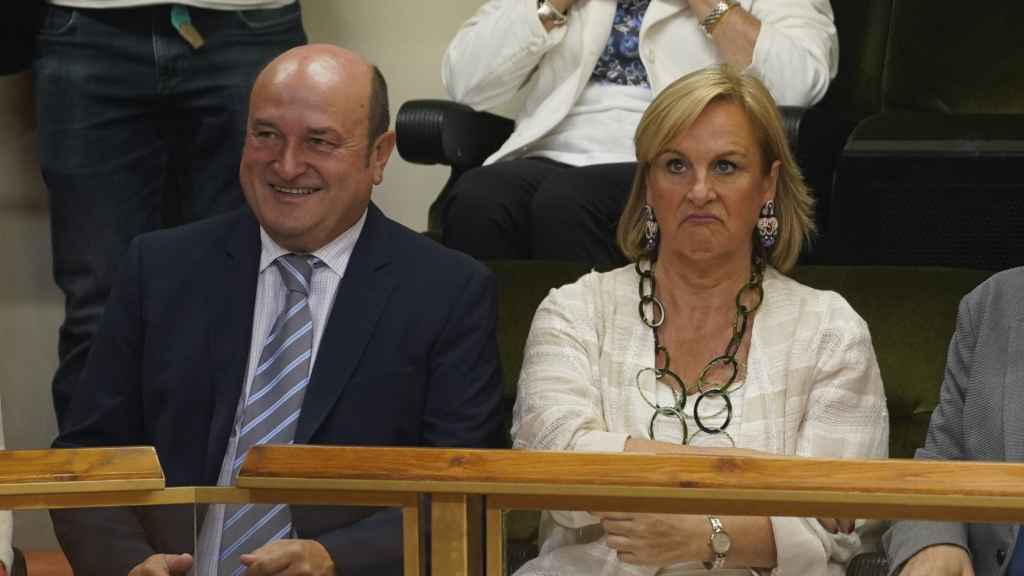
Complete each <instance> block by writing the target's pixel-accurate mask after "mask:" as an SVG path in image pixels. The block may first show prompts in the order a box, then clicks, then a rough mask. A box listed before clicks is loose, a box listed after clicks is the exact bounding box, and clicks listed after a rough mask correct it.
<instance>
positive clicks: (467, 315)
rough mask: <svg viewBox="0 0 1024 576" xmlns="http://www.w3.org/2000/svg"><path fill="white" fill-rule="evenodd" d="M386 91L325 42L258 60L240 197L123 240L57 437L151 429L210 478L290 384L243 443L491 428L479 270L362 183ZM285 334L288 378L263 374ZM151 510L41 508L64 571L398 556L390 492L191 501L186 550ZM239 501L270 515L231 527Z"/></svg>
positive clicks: (358, 63)
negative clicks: (346, 504) (192, 528)
mask: <svg viewBox="0 0 1024 576" xmlns="http://www.w3.org/2000/svg"><path fill="white" fill-rule="evenodd" d="M386 94H387V89H386V86H385V84H384V80H383V77H382V76H381V75H380V73H379V71H378V70H377V69H376V68H375V67H373V66H371V65H370V64H369V63H367V62H366V61H365V60H364V59H363V58H361V57H360V56H358V55H356V54H353V53H351V52H347V51H344V50H341V49H338V48H336V47H333V46H326V45H311V46H306V47H300V48H295V49H293V50H291V51H289V52H287V53H285V54H283V55H282V56H280V57H279V58H278V59H276V60H275V61H274V62H272V63H271V64H270V65H269V66H268V67H267V68H266V69H265V70H264V71H263V72H262V73H261V74H260V76H259V78H258V79H257V81H256V83H255V85H254V87H253V91H252V96H251V101H250V110H249V120H248V133H247V135H246V141H245V149H244V151H243V155H242V161H241V168H240V171H239V174H240V180H241V185H242V188H243V191H244V193H245V197H246V201H247V204H248V206H247V207H246V208H244V209H242V210H240V211H238V212H234V213H231V214H227V215H225V216H221V217H217V218H214V219H211V220H206V221H203V222H198V223H195V224H191V225H188V226H185V227H181V228H178V229H173V230H165V231H160V232H155V233H152V234H148V235H144V236H142V237H140V238H139V239H138V240H136V241H135V242H133V244H132V246H131V248H130V250H129V254H128V258H127V260H126V261H125V262H124V264H123V266H122V270H121V273H120V279H119V281H118V283H117V284H116V287H115V289H114V292H113V294H112V297H111V300H110V302H109V304H108V308H107V312H106V314H105V316H104V319H103V323H102V326H101V329H100V332H99V336H98V338H97V340H96V343H95V345H94V348H93V350H92V353H91V356H90V358H89V363H88V366H87V368H86V371H85V375H84V379H83V383H82V385H81V386H79V387H78V388H77V390H76V393H75V397H74V400H73V402H72V410H71V417H70V426H69V427H68V429H67V431H66V432H64V433H62V435H61V436H60V437H59V438H58V440H57V442H56V445H57V446H96V445H133V444H148V445H153V446H155V447H156V450H157V453H158V455H159V457H160V460H161V463H162V465H163V467H164V471H165V474H166V476H167V484H168V485H170V486H181V485H214V484H219V485H226V484H231V483H233V480H234V477H235V475H236V474H237V468H238V466H240V463H241V461H242V460H243V458H244V452H245V450H246V446H247V445H248V444H247V443H248V442H253V440H252V434H251V430H253V429H258V428H259V427H260V426H266V425H267V422H268V420H267V419H269V418H273V417H274V415H275V414H277V413H279V412H281V411H282V410H283V408H280V409H279V408H278V406H280V405H284V406H287V405H288V403H290V402H294V401H295V400H294V398H295V397H294V396H292V395H291V394H292V392H291V391H292V390H295V391H298V392H297V393H298V394H304V397H302V398H301V404H296V412H293V413H291V414H292V416H291V417H289V418H290V419H289V418H285V419H283V420H282V421H281V424H280V425H279V426H277V427H270V426H268V428H272V429H271V430H270V432H268V433H267V435H266V436H265V437H263V438H261V439H259V440H258V441H256V442H255V443H263V442H267V443H283V442H290V441H293V442H295V443H299V444H355V445H404V446H475V447H487V446H494V445H497V444H499V443H500V441H501V440H500V427H501V422H502V419H501V416H500V413H499V403H500V394H501V384H500V370H499V366H498V357H497V345H496V340H495V324H496V310H495V308H496V294H495V285H494V279H493V276H492V275H491V274H490V273H489V272H488V271H487V270H486V268H484V267H483V266H482V265H480V264H479V263H476V262H475V261H473V260H471V259H470V258H468V257H466V256H464V255H462V254H459V253H456V252H454V251H451V250H448V249H446V248H444V247H442V246H440V245H439V244H437V243H435V242H433V241H431V240H429V239H427V238H425V237H423V236H422V235H420V234H417V233H415V232H412V231H410V230H408V229H406V228H404V227H403V226H401V225H399V224H397V223H395V222H393V221H391V220H390V219H388V218H387V217H386V216H384V215H383V214H382V213H381V211H380V210H379V209H377V207H376V206H374V205H373V203H372V202H371V201H370V193H371V190H372V188H373V187H374V185H376V184H379V183H380V182H381V180H382V178H383V173H384V167H385V165H386V163H387V160H388V158H389V157H390V154H391V152H392V150H393V148H394V143H395V135H394V132H392V131H390V130H388V119H387V109H388V104H387V96H386ZM296 294H299V295H298V296H296ZM293 297H294V298H296V300H292V299H291V298H293ZM306 315H308V321H306V320H303V321H302V322H300V323H299V324H301V326H300V327H298V328H296V329H295V330H294V332H289V330H290V328H288V327H289V326H290V323H291V322H293V320H292V318H293V317H295V318H305V317H306ZM279 323H280V324H279ZM285 334H289V336H288V337H287V338H285ZM303 342H305V344H302V343H303ZM300 346H301V347H300ZM296 347H299V348H296ZM275 349H276V351H275ZM289 354H293V355H294V360H291V361H290V362H289V363H288V365H287V366H285V367H284V368H282V371H281V376H280V377H286V376H287V378H292V380H287V382H288V384H287V385H286V386H285V385H280V386H278V385H277V383H278V380H277V378H275V379H272V380H270V381H269V383H267V384H266V386H264V385H263V383H264V382H265V380H264V377H265V375H266V374H270V373H272V372H273V370H274V369H268V366H274V365H275V364H276V363H277V362H278V360H279V359H280V358H290V357H289ZM289 387H290V388H289ZM284 389H288V390H289V392H288V394H287V395H284V396H282V398H281V400H279V402H277V403H274V404H272V405H270V406H269V407H267V408H266V412H255V414H257V416H256V417H255V418H253V415H254V412H253V410H254V408H253V406H257V405H259V404H260V403H261V402H262V401H263V400H262V399H263V398H264V397H265V395H266V394H273V393H275V392H274V391H275V390H284ZM267 390H269V392H267ZM282 403H283V404H282ZM267 414H269V416H266V415H267ZM265 416H266V417H265ZM282 430H283V432H282ZM261 434H262V433H261ZM261 514H262V512H261ZM155 516H156V515H154V514H152V513H151V511H147V510H143V511H138V512H136V513H132V512H130V511H126V510H123V509H122V510H98V511H83V510H77V511H72V512H60V511H55V512H53V518H54V523H55V527H56V530H57V534H58V537H59V538H60V541H61V544H62V546H63V547H64V549H65V551H66V552H67V554H68V557H69V559H70V560H71V563H72V566H73V567H74V568H75V573H76V574H78V575H79V576H88V575H90V574H95V575H102V576H109V575H112V574H129V573H130V574H131V575H132V576H148V575H175V574H184V573H185V572H186V571H188V570H190V569H193V568H194V570H195V572H194V573H195V574H200V575H203V576H205V575H207V574H217V573H220V574H246V575H248V576H263V575H269V574H281V575H292V574H311V575H317V576H322V575H328V574H332V575H333V574H342V575H345V576H349V575H364V574H365V575H368V576H369V575H373V576H377V575H382V574H383V575H387V574H396V575H397V574H400V573H401V568H402V556H401V517H400V514H399V511H398V510H394V509H388V510H380V509H372V508H369V509H368V508H338V507H335V508H326V509H325V508H320V509H318V510H310V509H308V508H305V507H299V506H294V507H274V508H272V509H270V510H268V511H266V515H265V516H261V517H260V518H263V519H262V520H259V521H255V520H256V518H250V517H251V516H253V513H252V512H251V511H247V510H246V509H238V510H236V511H233V509H231V508H225V507H224V506H211V507H210V508H209V510H208V511H206V513H205V514H204V515H203V518H202V519H201V522H202V528H201V533H200V536H199V542H198V549H197V551H196V552H195V555H194V557H193V555H192V554H181V553H179V552H182V551H183V550H184V548H182V547H181V546H185V545H187V543H186V544H182V543H180V542H177V541H175V538H174V535H173V534H172V535H162V534H161V530H160V529H161V528H163V527H164V526H165V525H166V523H165V521H164V520H162V519H157V518H155ZM289 517H290V518H289ZM236 518H241V520H238V522H236V521H235V520H236ZM289 520H290V522H289ZM250 521H252V524H253V530H257V529H258V530H257V532H256V534H259V530H263V529H264V528H265V527H266V526H270V525H272V524H273V523H279V524H275V525H279V526H280V529H279V530H277V532H276V534H274V535H272V536H269V537H268V538H262V539H261V540H260V541H258V542H252V541H251V540H246V538H248V534H250V533H249V532H247V533H245V535H243V536H241V537H239V538H238V539H236V540H235V541H234V542H233V543H231V542H230V541H231V540H232V539H233V538H235V537H234V536H229V533H231V532H232V531H234V530H235V529H236V527H237V525H238V524H240V523H244V522H250ZM264 521H265V522H266V523H264ZM186 535H189V536H190V534H189V533H187V532H186ZM164 536H166V538H165V537H164ZM180 536H181V535H180V534H178V537H179V538H178V539H179V540H180ZM229 544H230V545H229ZM239 553H240V556H238V554H239ZM236 556H237V559H236V558H235V557H236ZM232 562H233V564H232V565H231V566H229V567H225V564H226V563H227V564H231V563H232Z"/></svg>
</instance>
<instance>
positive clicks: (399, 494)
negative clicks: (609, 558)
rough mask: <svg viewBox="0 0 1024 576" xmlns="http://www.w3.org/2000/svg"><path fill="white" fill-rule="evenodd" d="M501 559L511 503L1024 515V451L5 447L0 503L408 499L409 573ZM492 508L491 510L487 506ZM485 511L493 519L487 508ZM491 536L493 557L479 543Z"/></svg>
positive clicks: (467, 568) (474, 567) (467, 571)
mask: <svg viewBox="0 0 1024 576" xmlns="http://www.w3.org/2000/svg"><path fill="white" fill-rule="evenodd" d="M422 495H429V496H430V500H431V527H432V530H431V542H430V543H429V545H430V546H431V561H432V567H433V573H434V574H444V575H445V576H448V575H472V574H476V573H478V572H480V571H481V570H484V569H485V570H486V573H487V574H488V576H497V575H499V574H501V573H502V558H503V556H504V554H503V550H502V546H503V542H502V526H501V514H502V511H503V510H509V509H521V508H526V509H557V510H595V509H600V510H608V511H614V510H619V511H657V512H678V513H711V512H713V513H716V514H720V515H729V514H744V515H751V514H754V515H777V516H802V517H855V518H930V519H956V520H961V521H973V522H1022V521H1024V464H1002V463H978V462H923V461H913V460H873V461H866V460H823V459H809V458H782V457H723V456H688V457H680V456H674V455H654V454H616V455H608V454H581V453H565V452H557V453H555V452H523V451H510V450H493V451H491V450H456V449H425V448H357V447H321V446H261V447H257V448H254V449H253V450H252V451H251V452H250V455H249V458H248V460H247V461H246V463H245V464H244V466H243V468H242V471H241V473H240V476H239V480H238V488H208V487H193V488H170V489H167V488H164V486H163V474H162V473H161V472H160V469H159V465H158V464H156V458H155V454H154V453H153V451H152V450H151V449H148V448H124V449H108V450H74V451H70V450H69V451H24V452H17V451H15V452H0V508H60V507H82V506H111V505H134V506H145V505H154V504H182V503H212V502H285V503H294V504H338V505H346V504H347V505H362V506H397V507H401V508H402V510H403V518H404V523H403V525H404V531H403V542H404V549H405V574H406V575H407V576H417V575H419V574H420V573H421V568H422V567H421V561H420V558H421V549H420V542H421V538H422V534H421V533H420V517H421V514H422V510H421V508H420V501H421V496H422ZM482 511H485V514H483V513H480V512H482ZM481 517H485V525H484V526H480V525H479V521H478V520H479V519H480V518H481ZM484 547H486V558H487V565H486V567H483V566H482V559H481V558H480V554H479V552H480V551H481V550H482V549H483V548H484Z"/></svg>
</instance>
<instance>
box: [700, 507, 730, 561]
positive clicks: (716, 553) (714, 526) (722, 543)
mask: <svg viewBox="0 0 1024 576" xmlns="http://www.w3.org/2000/svg"><path fill="white" fill-rule="evenodd" d="M708 522H710V523H711V537H710V538H708V547H710V548H711V562H705V563H704V568H705V569H707V570H716V569H718V568H721V567H722V566H725V558H726V557H727V556H728V555H729V550H731V549H732V538H730V537H729V533H728V532H726V531H725V530H724V529H723V528H722V521H721V520H719V519H718V518H717V517H715V516H708Z"/></svg>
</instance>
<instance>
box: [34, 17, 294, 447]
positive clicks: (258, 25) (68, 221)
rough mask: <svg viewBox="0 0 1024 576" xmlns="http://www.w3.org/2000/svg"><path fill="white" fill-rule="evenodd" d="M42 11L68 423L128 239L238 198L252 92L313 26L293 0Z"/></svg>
mask: <svg viewBox="0 0 1024 576" xmlns="http://www.w3.org/2000/svg"><path fill="white" fill-rule="evenodd" d="M185 4H187V5H185ZM42 12H43V13H42V14H41V23H40V27H39V31H38V34H37V38H36V46H35V55H34V57H33V75H34V78H33V81H34V87H35V94H36V108H37V114H38V125H39V162H40V165H41V167H42V173H43V179H44V180H45V182H46V187H47V189H48V191H49V198H50V214H51V216H50V218H51V228H52V230H51V234H52V241H53V269H54V279H55V280H56V282H57V285H58V286H59V287H60V289H61V290H62V291H63V292H64V295H65V318H64V323H63V325H62V326H61V329H60V344H59V356H60V365H59V367H58V368H57V373H56V375H55V376H54V379H53V400H54V408H55V411H56V413H57V422H58V426H59V427H60V428H61V429H62V430H63V429H64V428H65V425H66V420H67V414H66V412H67V408H68V406H69V404H70V402H71V397H72V394H73V391H74V389H75V386H76V383H77V381H78V378H79V375H80V374H81V372H82V369H83V367H84V365H85V361H86V358H87V356H88V354H89V348H90V345H91V342H92V339H93V336H94V335H95V333H96V329H97V326H98V323H99V320H100V317H101V316H102V314H103V306H104V302H105V301H106V299H107V295H108V293H109V291H110V283H111V277H112V275H113V273H114V271H115V270H116V269H117V266H118V263H119V262H120V260H121V257H122V255H123V254H124V253H125V250H126V249H127V246H128V242H129V241H130V240H131V239H132V238H134V237H135V236H137V235H139V234H141V233H143V232H147V231H150V230H154V229H157V228H161V227H166V226H171V225H174V224H178V223H181V222H187V221H193V220H199V219H202V218H205V217H208V216H212V215H214V214H219V213H222V212H225V211H228V210H231V209H234V208H237V207H238V206H241V205H242V203H243V199H242V195H241V192H240V188H239V186H238V163H239V160H240V154H241V149H242V142H243V139H244V133H245V121H246V110H247V108H248V99H249V88H250V87H251V86H252V82H253V80H254V79H255V77H256V74H257V73H258V72H259V70H260V69H261V68H262V67H263V66H264V65H265V64H266V63H267V62H269V61H270V60H272V59H273V58H274V57H275V56H277V55H278V54H280V53H282V52H284V51H285V50H287V49H289V48H291V47H293V46H297V45H300V44H305V43H306V34H305V32H304V31H303V28H302V20H301V13H300V9H299V5H298V3H297V2H296V1H295V0H187V2H186V3H184V4H167V3H162V2H158V1H157V0H48V1H47V3H46V4H44V5H43V8H42Z"/></svg>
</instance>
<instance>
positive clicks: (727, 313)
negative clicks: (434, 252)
mask: <svg viewBox="0 0 1024 576" xmlns="http://www.w3.org/2000/svg"><path fill="white" fill-rule="evenodd" d="M635 141H636V150H637V157H638V162H639V164H638V169H637V173H636V176H635V180H634V182H633V187H632V192H631V195H630V198H629V202H628V204H627V206H626V209H625V211H624V214H623V217H622V220H621V221H620V223H619V228H618V239H619V243H620V246H621V247H622V250H623V252H624V253H625V254H626V255H627V256H628V257H629V258H630V259H631V260H632V261H633V263H631V264H630V265H628V266H625V267H623V268H619V269H616V270H612V271H610V272H607V273H596V272H595V273H591V274H588V275H586V276H584V277H583V278H581V279H580V280H579V281H577V282H576V283H574V284H571V285H568V286H565V287H563V288H560V289H558V290H554V291H552V293H551V294H550V295H549V296H548V297H547V298H546V299H545V300H544V302H543V303H542V304H541V306H540V308H539V309H538V311H537V313H536V316H535V317H534V320H533V325H532V327H531V331H530V337H529V339H528V341H527V345H526V355H525V363H524V366H523V370H522V373H521V375H520V380H519V387H518V398H517V402H516V409H515V417H514V422H513V429H512V433H513V437H514V444H515V446H516V447H518V448H528V449H535V450H576V451H600V452H623V451H626V452H634V451H643V452H672V453H680V454H692V453H698V452H700V451H702V450H708V449H712V448H713V449H717V450H719V451H721V450H724V451H727V452H728V451H733V450H742V451H747V452H749V451H751V450H754V451H758V452H764V453H773V454H785V455H802V456H818V457H832V458H875V457H878V458H881V457H885V456H886V455H887V446H888V417H887V414H886V407H885V395H884V392H883V389H882V381H881V378H880V375H879V371H878V365H877V362H876V359H875V354H874V350H873V349H872V346H871V337H870V335H869V333H868V329H867V326H866V325H865V323H864V321H863V320H862V319H861V318H860V316H858V315H857V313H856V312H854V311H853V309H852V308H851V307H850V305H849V304H847V302H846V301H845V300H844V299H843V298H842V297H841V296H839V295H838V294H836V293H834V292H826V291H820V290H815V289H812V288H809V287H807V286H803V285H801V284H799V283H797V282H795V281H794V280H792V279H790V278H788V277H787V276H786V274H787V273H788V272H789V271H790V270H792V268H793V266H794V264H795V262H796V259H797V256H798V254H799V251H800V248H801V246H802V244H803V242H804V241H805V240H806V239H807V238H808V237H809V235H810V234H811V233H812V231H813V222H812V219H811V214H812V203H813V202H812V199H811V197H810V195H809V192H808V190H807V188H806V186H805V185H804V183H803V181H802V180H801V178H800V174H799V171H798V169H797V167H796V164H795V162H794V160H793V158H792V156H791V154H790V151H789V149H788V148H787V143H786V139H785V133H784V131H783V127H782V124H781V121H780V117H779V114H778V111H777V108H776V105H775V102H774V100H773V99H772V98H771V96H770V95H769V93H768V91H767V90H766V89H765V87H764V85H763V84H762V83H761V82H760V81H758V80H756V79H755V78H753V77H751V76H745V75H740V74H737V73H734V72H732V71H730V70H729V69H726V68H716V69H707V70H704V71H700V72H695V73H692V74H690V75H687V76H685V77H683V78H681V79H680V80H678V81H677V82H675V83H673V84H672V85H670V86H669V87H667V88H666V89H665V90H664V92H662V93H661V94H660V95H659V96H658V97H657V98H656V99H655V100H654V102H653V103H652V105H651V106H650V108H649V109H648V110H647V112H646V113H645V114H644V117H643V119H642V120H641V122H640V126H639V128H638V130H637V133H636V138H635ZM541 522H542V524H541V555H540V557H539V558H537V559H535V560H533V561H531V562H529V563H528V564H526V565H525V566H524V567H523V568H522V569H521V571H520V574H524V575H551V574H602V575H604V576H613V575H627V574H629V575H634V574H646V575H653V574H659V575H665V574H672V575H677V574H707V569H711V570H712V572H713V573H715V574H737V575H738V574H751V573H752V571H772V572H773V573H776V574H794V575H801V576H803V575H809V574H841V573H842V566H843V564H844V563H845V562H846V561H847V560H848V559H849V558H850V557H851V556H852V555H853V554H854V553H856V552H857V551H858V549H859V548H860V540H859V537H858V535H857V533H856V532H854V531H853V530H852V523H850V522H848V521H845V520H843V521H840V520H837V519H821V520H820V521H819V520H815V519H805V518H781V517H779V518H777V517H771V518H765V517H721V518H719V517H715V516H704V515H670V514H626V513H621V514H619V513H616V514H598V515H591V514H588V513H582V512H550V513H545V514H543V515H542V520H541Z"/></svg>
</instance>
